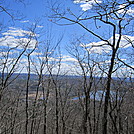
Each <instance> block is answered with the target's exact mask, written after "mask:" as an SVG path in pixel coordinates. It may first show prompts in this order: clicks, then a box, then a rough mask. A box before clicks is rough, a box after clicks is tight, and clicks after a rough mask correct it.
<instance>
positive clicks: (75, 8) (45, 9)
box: [0, 0, 134, 72]
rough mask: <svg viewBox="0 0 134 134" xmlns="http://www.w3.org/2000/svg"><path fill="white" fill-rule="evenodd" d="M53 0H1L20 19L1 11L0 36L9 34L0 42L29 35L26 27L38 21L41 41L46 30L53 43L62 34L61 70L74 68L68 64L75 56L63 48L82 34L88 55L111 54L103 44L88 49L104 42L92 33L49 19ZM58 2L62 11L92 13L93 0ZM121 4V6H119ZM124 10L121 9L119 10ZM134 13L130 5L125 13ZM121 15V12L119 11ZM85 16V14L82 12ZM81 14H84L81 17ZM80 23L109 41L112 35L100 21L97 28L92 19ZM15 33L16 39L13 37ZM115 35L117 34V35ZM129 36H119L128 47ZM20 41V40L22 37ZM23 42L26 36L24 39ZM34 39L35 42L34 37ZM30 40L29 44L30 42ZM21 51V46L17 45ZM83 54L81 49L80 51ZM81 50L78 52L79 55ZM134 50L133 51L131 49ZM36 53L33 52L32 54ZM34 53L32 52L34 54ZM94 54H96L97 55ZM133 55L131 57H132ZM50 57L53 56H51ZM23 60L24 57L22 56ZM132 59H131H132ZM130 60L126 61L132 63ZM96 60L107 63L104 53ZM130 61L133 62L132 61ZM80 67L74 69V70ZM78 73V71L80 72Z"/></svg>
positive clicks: (130, 37)
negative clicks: (13, 18) (16, 0)
mask: <svg viewBox="0 0 134 134" xmlns="http://www.w3.org/2000/svg"><path fill="white" fill-rule="evenodd" d="M55 1H56V0H51V1H50V0H49V1H47V0H25V3H24V4H23V3H19V2H15V0H10V1H4V0H3V2H2V6H4V7H5V8H7V9H9V12H10V13H11V14H12V13H15V14H14V15H15V16H16V15H17V16H16V18H17V19H18V18H20V19H19V20H12V19H11V17H10V16H9V15H7V14H6V13H4V12H2V13H1V22H2V23H3V24H5V26H6V28H5V29H6V30H5V29H4V30H3V32H1V33H0V34H1V35H2V36H3V35H4V36H8V35H9V33H10V35H11V34H12V36H9V38H8V40H7V41H6V42H3V44H4V43H5V44H6V43H7V42H10V41H11V44H12V46H13V45H15V43H16V42H18V40H17V39H16V38H18V39H20V40H21V37H22V36H23V38H24V33H25V34H29V33H28V32H27V30H28V28H29V27H30V26H31V25H32V24H34V23H36V22H37V32H38V31H40V30H41V31H42V32H41V33H38V34H39V35H41V38H40V40H44V39H46V38H47V37H48V33H50V35H51V36H52V38H53V42H52V43H54V42H56V41H57V40H58V39H59V38H60V37H61V36H63V39H62V41H61V43H60V50H61V53H62V58H63V60H62V62H63V71H64V70H66V69H67V70H70V69H72V70H75V69H73V68H72V67H71V66H70V64H71V65H72V62H73V65H72V66H73V67H74V66H76V64H75V62H76V59H74V57H71V56H70V55H69V54H68V52H67V51H66V46H69V45H70V42H74V41H75V39H76V38H79V37H81V35H83V34H84V38H83V39H82V41H81V43H80V42H78V43H79V45H80V46H81V47H82V48H86V47H89V49H90V52H91V54H92V55H93V56H94V57H97V56H98V55H99V56H100V57H101V55H102V53H103V52H105V54H106V55H108V54H110V49H111V48H109V47H108V46H104V47H101V48H100V47H94V48H91V47H92V46H97V45H98V44H99V45H101V44H105V42H103V41H100V40H99V39H97V38H95V37H93V36H92V35H91V34H88V32H86V30H83V29H82V28H81V27H80V26H78V25H76V24H75V25H68V26H59V25H56V24H54V23H52V21H51V18H48V17H47V16H50V15H51V14H52V12H51V10H50V9H49V7H50V4H52V3H53V4H54V3H55ZM98 2H99V3H101V2H102V0H98ZM58 3H59V4H60V7H61V10H64V9H70V10H71V11H72V12H73V13H74V14H76V15H79V14H81V13H82V12H83V11H87V13H85V14H86V15H93V13H91V12H90V9H91V8H92V6H91V4H94V0H91V1H90V2H89V3H86V2H85V1H84V0H82V2H79V0H75V3H73V1H72V0H58ZM120 6H122V5H120ZM120 12H123V11H120ZM130 13H131V15H132V16H133V14H134V10H133V8H131V12H130V9H128V14H130ZM120 14H121V13H120ZM84 16H85V15H84ZM84 16H83V17H84ZM61 23H62V24H64V23H66V21H61ZM83 24H85V25H87V27H88V28H90V29H91V30H93V31H94V32H97V33H98V34H100V35H104V36H105V38H106V39H107V40H109V41H110V42H112V37H111V33H110V31H111V27H109V26H105V25H103V24H102V23H101V22H97V24H96V25H97V28H96V25H95V23H94V22H93V21H92V20H91V21H86V22H83ZM15 34H16V36H15V38H14V37H13V36H14V35H15ZM116 37H117V38H118V34H117V36H116ZM126 37H127V38H129V39H131V40H132V41H133V40H134V35H131V36H130V35H126V36H122V46H123V45H124V43H125V44H127V48H129V47H130V44H128V42H127V41H126V39H125V38H126ZM2 39H3V38H1V40H2ZM22 41H23V40H22ZM25 41H27V39H26V38H25ZM33 42H36V41H35V40H33ZM33 42H32V43H33ZM18 49H19V50H21V46H19V48H18ZM82 53H84V51H83V52H82ZM82 53H81V54H82ZM131 53H133V52H131ZM34 54H35V53H34ZM34 54H33V55H34ZM96 55H97V56H96ZM125 56H126V55H124V56H122V58H123V59H125V58H126V57H125ZM132 58H133V57H132ZM51 60H52V58H51ZM24 61H25V59H24ZM132 61H133V60H132ZM132 61H131V60H130V61H129V62H132ZM99 62H105V64H109V58H108V57H107V56H106V57H105V56H103V60H102V59H101V58H100V59H99ZM131 64H132V63H131ZM78 70H79V68H77V71H78ZM80 72H81V71H80Z"/></svg>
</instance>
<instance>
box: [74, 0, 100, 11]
mask: <svg viewBox="0 0 134 134" xmlns="http://www.w3.org/2000/svg"><path fill="white" fill-rule="evenodd" d="M74 3H77V4H78V3H81V5H80V7H81V8H82V10H83V11H87V10H89V9H91V8H92V6H93V5H95V4H97V3H102V1H101V0H89V1H87V0H74Z"/></svg>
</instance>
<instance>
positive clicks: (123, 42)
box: [108, 34, 134, 48]
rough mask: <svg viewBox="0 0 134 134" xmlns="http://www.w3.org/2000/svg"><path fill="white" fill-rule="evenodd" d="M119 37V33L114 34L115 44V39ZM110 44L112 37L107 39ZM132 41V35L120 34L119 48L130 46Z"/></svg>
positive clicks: (133, 40)
mask: <svg viewBox="0 0 134 134" xmlns="http://www.w3.org/2000/svg"><path fill="white" fill-rule="evenodd" d="M118 39H119V34H116V35H115V44H116V45H117V41H118ZM108 41H109V42H110V43H111V44H112V43H113V37H111V38H110V39H109V40H108ZM133 43H134V36H128V35H122V36H121V42H120V48H127V47H130V46H131V45H132V44H133Z"/></svg>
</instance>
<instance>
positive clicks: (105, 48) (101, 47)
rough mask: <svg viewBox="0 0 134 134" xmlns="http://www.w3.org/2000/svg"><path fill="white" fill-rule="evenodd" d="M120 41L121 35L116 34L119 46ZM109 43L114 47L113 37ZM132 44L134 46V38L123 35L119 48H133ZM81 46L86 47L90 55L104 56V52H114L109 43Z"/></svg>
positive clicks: (101, 42) (100, 42)
mask: <svg viewBox="0 0 134 134" xmlns="http://www.w3.org/2000/svg"><path fill="white" fill-rule="evenodd" d="M118 39H119V34H116V35H115V44H116V45H117V41H118ZM108 41H109V43H110V44H111V45H112V44H113V37H111V38H110V39H109V40H108ZM132 44H134V36H128V35H122V37H121V42H120V46H119V47H120V48H128V47H130V46H132ZM116 45H115V47H116ZM80 46H82V47H85V48H86V49H87V50H88V51H89V52H90V53H98V54H102V53H103V52H105V53H109V52H110V51H111V50H112V48H111V46H109V45H108V44H107V42H105V41H99V42H92V43H89V44H80Z"/></svg>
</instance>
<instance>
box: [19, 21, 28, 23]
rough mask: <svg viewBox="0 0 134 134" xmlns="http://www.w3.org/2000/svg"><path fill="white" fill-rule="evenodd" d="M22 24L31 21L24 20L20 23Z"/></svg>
mask: <svg viewBox="0 0 134 134" xmlns="http://www.w3.org/2000/svg"><path fill="white" fill-rule="evenodd" d="M20 22H21V23H28V22H29V20H23V21H20Z"/></svg>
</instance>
